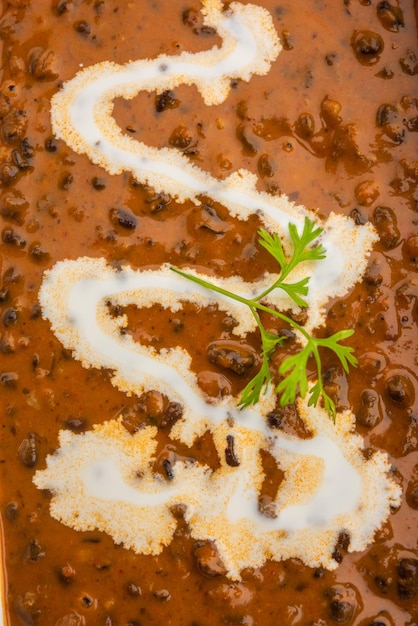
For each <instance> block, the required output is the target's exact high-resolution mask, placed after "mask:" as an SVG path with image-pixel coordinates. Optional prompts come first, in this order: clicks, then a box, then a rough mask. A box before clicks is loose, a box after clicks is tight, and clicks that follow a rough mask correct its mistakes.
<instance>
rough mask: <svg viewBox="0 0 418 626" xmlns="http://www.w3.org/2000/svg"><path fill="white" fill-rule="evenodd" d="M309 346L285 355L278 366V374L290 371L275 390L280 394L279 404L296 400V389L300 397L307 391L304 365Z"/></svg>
mask: <svg viewBox="0 0 418 626" xmlns="http://www.w3.org/2000/svg"><path fill="white" fill-rule="evenodd" d="M310 351H311V350H310V346H309V344H307V345H306V346H305V347H304V348H303V349H302V350H301V351H300V352H298V353H297V354H294V355H292V356H289V357H287V358H286V359H285V360H284V361H283V363H282V364H281V365H280V367H279V374H286V372H289V371H290V373H289V374H288V375H287V376H285V377H284V378H283V380H281V381H280V383H279V384H278V385H277V387H276V392H277V393H278V394H281V396H280V405H281V406H285V405H286V404H291V403H293V402H294V401H295V400H296V396H297V394H298V391H299V393H300V395H301V396H302V398H304V397H305V396H306V392H307V391H308V377H307V374H306V365H307V361H308V358H309V354H310Z"/></svg>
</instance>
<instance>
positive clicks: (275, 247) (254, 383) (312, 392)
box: [171, 218, 357, 419]
mask: <svg viewBox="0 0 418 626" xmlns="http://www.w3.org/2000/svg"><path fill="white" fill-rule="evenodd" d="M288 228H289V235H290V239H291V241H292V243H293V252H292V256H291V257H290V258H289V259H287V258H286V255H285V252H284V250H283V246H282V242H281V240H280V237H279V235H278V234H277V233H273V234H270V233H268V232H267V231H266V230H264V229H260V231H259V235H260V240H259V241H260V245H261V246H263V247H264V248H265V249H266V250H267V251H268V252H269V254H271V255H272V256H273V258H274V259H275V260H276V261H277V263H278V264H279V266H280V269H281V273H280V276H279V278H278V279H277V280H276V281H275V282H274V283H273V284H272V285H271V287H269V288H268V289H266V290H265V291H264V292H263V293H261V294H260V295H259V296H258V297H255V298H252V299H250V300H249V299H247V298H245V297H243V296H240V295H238V294H235V293H233V292H231V291H228V290H226V289H223V288H222V287H219V286H217V285H213V284H212V283H210V282H209V281H207V280H205V279H202V278H199V277H197V276H193V275H192V274H187V272H183V271H182V270H178V269H176V268H171V269H172V270H173V271H175V272H177V274H180V275H181V276H183V277H184V278H187V279H189V280H192V281H194V282H195V283H198V284H199V285H201V286H202V287H205V288H207V289H211V290H213V291H215V292H217V293H220V294H222V295H224V296H227V297H229V298H231V299H233V300H235V301H237V302H240V303H241V304H244V305H247V306H248V307H249V308H250V310H251V313H252V314H253V316H254V318H255V320H256V322H257V325H258V328H259V330H260V333H261V353H262V357H263V361H262V365H261V367H260V370H259V372H258V373H257V374H256V376H254V378H253V379H252V380H250V382H249V383H248V384H247V386H246V387H245V389H244V391H243V392H242V396H241V400H240V402H239V406H240V407H241V408H244V407H246V406H249V405H251V404H256V403H257V402H258V401H259V399H260V395H261V393H262V392H263V390H264V392H266V390H267V389H268V386H269V383H270V380H271V374H270V368H269V361H270V358H271V355H272V354H273V352H274V350H275V349H276V348H277V346H278V345H281V344H282V343H283V342H284V340H285V339H284V338H283V337H279V336H277V335H275V334H274V333H269V332H268V331H267V330H265V328H264V327H263V325H262V322H261V320H260V317H259V311H264V312H266V313H268V314H269V315H272V316H274V317H277V318H279V319H280V320H282V321H285V322H287V323H288V324H289V326H290V327H291V328H295V329H297V330H298V331H299V332H300V333H301V334H302V335H303V336H304V338H305V340H306V344H305V345H304V347H303V348H302V349H301V350H300V351H299V352H298V353H296V354H293V355H292V356H289V357H287V358H286V359H285V360H284V361H283V362H282V364H281V365H280V367H279V374H280V375H281V376H282V377H283V378H282V380H281V381H280V382H279V384H278V385H277V387H276V391H277V393H278V394H279V395H280V404H281V405H282V406H284V405H285V404H288V403H293V402H295V400H296V398H297V396H298V394H299V395H300V396H301V397H303V398H304V397H305V396H306V394H307V393H308V392H309V399H308V405H309V406H316V405H317V403H318V402H319V400H320V398H321V397H322V399H323V403H324V407H325V409H326V411H327V412H328V414H329V415H330V416H332V417H333V418H334V419H335V415H336V408H335V404H334V402H333V400H332V399H331V398H330V396H329V395H328V394H327V393H326V391H325V389H324V387H323V384H322V379H321V359H320V353H319V350H318V348H326V349H329V350H331V351H332V352H334V354H335V355H336V356H337V357H338V359H339V360H340V362H341V365H342V367H343V368H344V370H345V371H346V372H348V371H349V366H350V365H352V366H354V367H355V366H356V365H357V359H356V357H355V356H354V354H353V353H354V350H353V348H351V347H350V346H344V345H342V344H341V343H340V342H341V341H344V340H345V339H348V338H349V337H351V335H352V334H353V332H354V331H353V330H341V331H339V332H337V333H335V334H334V335H331V336H330V337H326V338H316V337H313V336H311V335H310V334H309V333H308V332H306V331H305V330H304V328H303V327H301V326H299V325H298V324H297V323H296V322H295V321H294V320H292V319H291V318H290V317H289V316H287V315H285V314H284V313H281V312H279V311H276V310H274V309H271V308H269V307H267V306H265V305H264V304H262V302H261V301H262V299H263V298H265V297H266V296H267V295H268V294H269V293H271V292H272V291H273V290H274V289H283V290H284V291H285V292H286V293H287V294H288V295H289V297H290V298H291V299H292V300H293V301H294V302H295V303H296V304H297V305H298V306H300V307H305V306H307V305H306V301H305V300H304V297H306V296H307V295H308V289H309V288H308V283H309V276H305V277H304V278H302V279H301V280H299V281H296V282H293V283H287V282H285V279H286V277H287V276H288V275H289V274H290V273H291V272H292V271H293V269H294V268H295V267H296V266H297V265H299V264H300V263H302V262H304V261H309V260H320V259H323V258H325V252H326V251H325V249H324V247H323V246H322V245H321V244H318V245H316V246H311V244H312V243H313V242H314V241H315V239H317V238H318V237H319V235H320V234H321V233H322V228H320V227H317V226H316V225H315V223H314V222H313V221H311V220H309V219H308V218H305V222H304V225H303V229H302V233H301V234H299V231H298V229H297V227H296V225H295V224H289V227H288ZM311 354H312V355H313V356H314V361H315V362H316V366H317V373H318V380H317V382H316V383H315V384H314V385H312V386H311V388H310V389H309V382H308V377H307V362H308V359H309V357H310V355H311Z"/></svg>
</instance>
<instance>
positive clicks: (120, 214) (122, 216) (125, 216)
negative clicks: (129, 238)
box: [109, 208, 137, 230]
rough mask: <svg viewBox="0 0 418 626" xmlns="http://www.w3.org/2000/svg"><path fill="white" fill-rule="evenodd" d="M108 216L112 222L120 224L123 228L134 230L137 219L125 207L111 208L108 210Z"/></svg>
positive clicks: (116, 224)
mask: <svg viewBox="0 0 418 626" xmlns="http://www.w3.org/2000/svg"><path fill="white" fill-rule="evenodd" d="M109 217H110V221H111V222H112V224H114V225H115V226H120V227H121V228H124V229H125V230H135V228H136V225H137V219H136V217H135V215H133V214H132V213H131V212H130V211H127V210H126V209H120V208H113V209H110V211H109Z"/></svg>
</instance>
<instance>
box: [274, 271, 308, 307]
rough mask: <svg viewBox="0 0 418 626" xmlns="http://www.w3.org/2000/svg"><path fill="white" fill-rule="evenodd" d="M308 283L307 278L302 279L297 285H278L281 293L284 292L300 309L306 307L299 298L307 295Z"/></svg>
mask: <svg viewBox="0 0 418 626" xmlns="http://www.w3.org/2000/svg"><path fill="white" fill-rule="evenodd" d="M308 282H309V277H306V278H302V280H299V281H298V282H297V283H282V284H281V285H279V286H280V287H281V289H283V291H285V292H286V293H287V294H288V295H289V296H290V297H291V298H292V300H293V301H294V302H295V303H296V304H297V305H298V306H300V307H302V308H304V307H307V306H308V305H307V303H306V301H305V300H304V299H303V298H301V296H307V295H308Z"/></svg>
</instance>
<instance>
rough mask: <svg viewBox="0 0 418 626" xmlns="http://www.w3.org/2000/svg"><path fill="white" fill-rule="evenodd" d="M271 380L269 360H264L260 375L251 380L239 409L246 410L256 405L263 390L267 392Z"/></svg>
mask: <svg viewBox="0 0 418 626" xmlns="http://www.w3.org/2000/svg"><path fill="white" fill-rule="evenodd" d="M270 380H271V374H270V368H269V364H268V361H267V360H264V361H263V363H262V365H261V368H260V371H259V372H258V374H256V376H254V378H252V379H251V380H250V382H249V383H248V384H247V385H246V387H245V388H244V389H243V391H242V392H241V399H240V401H239V403H238V407H239V408H240V409H245V407H247V406H250V405H252V404H256V403H257V402H258V401H259V399H260V396H261V392H262V391H263V388H264V391H267V388H268V385H269V383H270Z"/></svg>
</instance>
